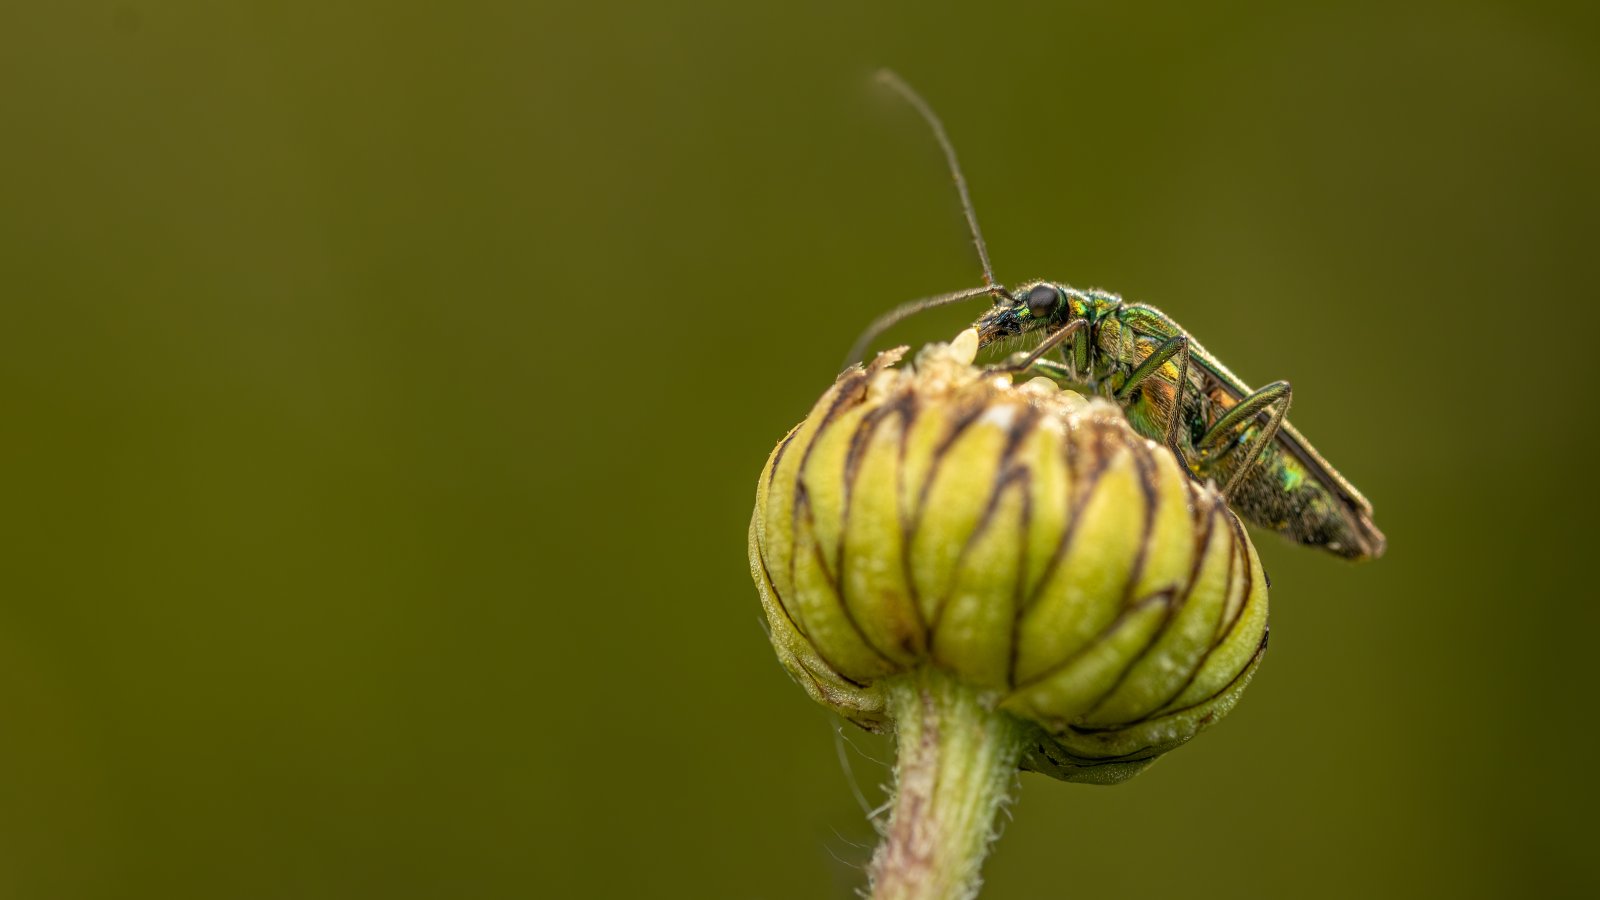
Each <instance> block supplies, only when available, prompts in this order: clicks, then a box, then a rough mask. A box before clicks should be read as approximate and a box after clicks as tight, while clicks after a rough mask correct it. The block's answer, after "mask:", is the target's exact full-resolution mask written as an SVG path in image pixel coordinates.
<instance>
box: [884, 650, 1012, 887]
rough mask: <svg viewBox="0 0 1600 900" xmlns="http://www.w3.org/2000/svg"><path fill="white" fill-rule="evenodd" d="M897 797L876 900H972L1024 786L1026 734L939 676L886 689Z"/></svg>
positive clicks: (918, 675) (931, 673)
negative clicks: (1021, 766)
mask: <svg viewBox="0 0 1600 900" xmlns="http://www.w3.org/2000/svg"><path fill="white" fill-rule="evenodd" d="M885 686H886V688H887V690H888V695H889V711H890V713H891V715H892V716H893V718H894V721H895V788H894V789H895V794H894V799H893V801H892V806H891V812H890V814H889V824H888V826H887V828H885V829H884V833H883V841H882V843H880V844H879V845H878V849H877V852H876V853H874V854H873V857H872V869H871V885H872V898H873V900H967V898H970V897H973V896H975V895H976V894H977V892H978V885H979V883H980V881H981V879H980V878H979V872H980V870H981V868H982V866H983V858H984V856H985V855H986V854H987V853H988V852H989V844H990V843H991V842H992V841H993V840H994V838H995V834H996V831H995V827H994V820H995V815H996V813H998V812H999V811H1000V808H1001V806H1002V805H1004V803H1005V802H1006V799H1007V797H1008V795H1009V793H1010V789H1011V785H1012V783H1013V782H1014V781H1015V779H1016V771H1017V758H1018V755H1019V754H1020V753H1021V751H1022V743H1023V737H1024V734H1025V730H1024V726H1023V725H1022V724H1021V723H1020V722H1018V721H1017V720H1016V719H1013V718H1012V717H1011V716H1009V715H1007V714H1006V713H1003V712H999V711H998V710H992V709H989V708H987V707H986V706H985V705H984V703H983V699H982V697H981V696H980V695H979V693H978V691H977V690H976V689H975V688H973V687H971V686H969V685H967V684H964V683H963V682H961V681H960V680H958V679H956V678H955V677H953V676H950V675H947V674H944V673H942V672H939V671H936V670H934V669H931V668H922V669H917V670H914V671H912V672H908V673H906V674H904V675H900V676H897V677H895V678H894V679H893V680H891V681H889V682H887V683H886V685H885Z"/></svg>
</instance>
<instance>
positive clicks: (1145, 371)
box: [1116, 334, 1194, 476]
mask: <svg viewBox="0 0 1600 900" xmlns="http://www.w3.org/2000/svg"><path fill="white" fill-rule="evenodd" d="M1174 357H1176V358H1177V360H1178V383H1177V385H1176V386H1175V387H1174V388H1173V391H1172V409H1170V410H1168V411H1167V430H1166V435H1165V439H1164V440H1165V443H1166V445H1167V449H1169V450H1171V451H1172V455H1173V456H1176V457H1177V458H1178V463H1179V464H1180V465H1182V466H1183V468H1184V470H1185V471H1187V472H1188V473H1189V474H1190V475H1191V476H1192V475H1194V470H1192V469H1190V468H1189V461H1188V460H1186V459H1184V456H1183V451H1182V450H1181V449H1179V448H1178V429H1179V427H1180V426H1181V424H1182V422H1183V395H1184V392H1185V391H1186V390H1188V387H1189V336H1188V335H1186V334H1179V335H1174V336H1173V337H1170V338H1168V339H1167V340H1166V341H1165V342H1163V343H1162V344H1161V346H1159V347H1157V348H1156V349H1155V351H1154V352H1152V353H1151V354H1150V355H1149V356H1147V357H1145V358H1144V362H1142V363H1139V367H1138V368H1136V369H1134V370H1133V372H1131V373H1130V374H1129V375H1128V380H1127V381H1125V382H1123V383H1122V387H1121V388H1118V389H1117V393H1116V399H1117V402H1118V403H1126V402H1127V400H1128V397H1129V396H1131V395H1132V394H1133V390H1134V388H1137V387H1138V386H1139V385H1140V384H1142V383H1144V382H1145V381H1146V380H1148V379H1149V378H1150V377H1151V376H1153V375H1155V374H1156V373H1157V372H1159V371H1161V367H1162V366H1164V365H1166V364H1167V363H1168V362H1169V361H1170V360H1172V359H1173V358H1174Z"/></svg>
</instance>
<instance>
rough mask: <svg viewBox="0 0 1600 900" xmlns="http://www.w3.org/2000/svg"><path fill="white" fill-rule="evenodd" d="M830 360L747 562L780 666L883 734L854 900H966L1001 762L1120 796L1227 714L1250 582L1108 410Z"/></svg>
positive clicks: (759, 510)
mask: <svg viewBox="0 0 1600 900" xmlns="http://www.w3.org/2000/svg"><path fill="white" fill-rule="evenodd" d="M976 348H977V334H976V332H973V331H970V330H969V331H966V332H963V333H962V334H961V335H960V336H959V337H957V338H956V339H955V340H954V341H953V342H951V343H950V344H937V345H931V346H929V347H927V348H926V349H924V350H923V351H922V352H921V353H920V354H918V356H917V357H916V360H915V362H914V364H913V365H910V366H899V367H897V366H896V364H897V363H898V362H900V358H901V356H902V354H903V353H904V350H903V349H902V350H899V351H893V352H890V353H885V354H881V355H879V356H878V357H877V359H875V360H874V361H873V362H872V363H870V364H869V365H867V366H866V367H865V368H862V367H852V368H851V369H849V370H847V371H845V372H844V373H843V374H841V375H840V376H839V378H838V380H837V381H836V382H835V383H834V385H833V386H832V387H831V388H830V389H829V390H828V391H827V393H825V394H823V396H822V398H821V399H820V400H818V401H817V403H816V405H815V406H814V407H813V408H812V410H811V413H810V414H809V415H808V416H807V417H806V418H805V420H804V421H803V422H801V423H800V424H799V425H798V426H796V427H795V428H794V430H792V431H791V432H790V433H789V434H788V436H787V437H785V438H784V439H783V441H782V442H781V443H779V444H778V446H777V448H776V449H775V450H774V451H773V453H772V456H771V457H770V458H769V459H768V461H767V465H766V469H765V470H764V471H763V472H762V473H761V480H760V483H759V485H758V487H757V491H756V508H755V515H754V517H753V520H752V522H751V526H750V567H751V572H752V574H753V576H754V578H755V582H756V587H757V589H758V590H759V591H760V595H761V602H762V606H763V607H764V609H765V611H766V618H767V624H768V628H769V635H770V637H771V640H772V645H773V647H774V649H776V651H777V654H778V658H779V660H780V661H781V662H782V663H783V665H784V667H785V668H787V669H788V670H789V672H790V673H791V674H793V675H794V677H795V678H796V680H798V681H799V682H800V684H801V686H802V687H804V688H805V689H806V690H807V691H808V692H809V693H810V694H811V696H812V697H813V698H814V699H816V700H817V701H819V702H821V703H823V704H825V705H827V706H829V707H831V708H833V709H834V710H836V711H838V712H839V713H840V714H842V715H844V716H845V717H846V718H848V719H850V720H851V721H853V722H855V723H857V724H858V725H861V726H863V727H865V728H868V729H872V730H884V729H892V730H893V731H894V733H895V735H896V739H897V741H896V742H897V747H898V749H897V761H896V778H895V785H896V786H895V791H896V795H895V799H894V800H893V801H892V804H891V812H890V819H889V822H888V824H887V825H886V826H885V828H884V840H883V843H882V844H881V845H880V846H879V848H878V851H877V853H876V855H875V856H874V859H873V863H872V869H871V877H872V882H873V894H872V896H874V897H966V896H971V895H972V894H973V893H974V892H975V891H976V888H977V884H978V877H977V876H978V868H979V865H980V864H981V861H982V858H983V855H984V853H985V852H986V850H987V847H988V843H989V841H990V837H991V833H992V831H991V830H992V825H993V819H994V814H995V811H996V810H997V809H998V807H999V805H1000V804H1002V803H1003V802H1004V801H1005V796H1006V792H1007V790H1008V789H1009V787H1010V784H1011V782H1012V780H1013V779H1012V775H1011V773H1012V772H1013V771H1014V770H1015V769H1016V768H1018V767H1019V766H1020V767H1021V768H1024V769H1031V770H1034V771H1038V772H1043V773H1045V774H1048V775H1051V776H1053V777H1056V778H1060V779H1064V780H1067V781H1086V782H1095V783H1101V784H1108V783H1114V782H1118V781H1122V780H1124V779H1126V778H1128V777H1131V776H1132V775H1134V774H1135V773H1137V772H1138V771H1139V770H1140V769H1142V768H1143V767H1145V766H1146V765H1148V764H1149V763H1150V761H1151V760H1153V759H1154V758H1155V757H1157V756H1159V755H1161V754H1162V753H1165V752H1166V751H1168V750H1171V749H1172V748H1174V747H1176V746H1178V745H1179V744H1181V743H1184V742H1185V741H1187V740H1189V739H1190V738H1191V737H1193V736H1194V735H1195V734H1196V733H1197V732H1198V731H1199V730H1200V729H1201V728H1203V727H1205V726H1206V725H1208V724H1210V723H1211V722H1213V721H1215V720H1216V719H1218V718H1220V717H1221V716H1222V715H1223V714H1224V713H1226V712H1227V711H1228V710H1229V709H1230V708H1231V707H1232V706H1233V704H1234V702H1235V701H1236V700H1237V699H1238V696H1239V694H1240V692H1242V691H1243V690H1244V687H1245V684H1246V682H1248V681H1249V678H1250V675H1251V673H1252V672H1253V670H1254V669H1255V666H1256V664H1257V663H1258V662H1259V660H1260V658H1261V654H1262V651H1263V650H1264V649H1265V647H1266V636H1267V589H1266V579H1265V578H1264V577H1263V575H1262V572H1261V567H1260V564H1259V562H1258V561H1257V559H1256V554H1255V549H1254V548H1253V547H1252V546H1251V544H1250V541H1249V539H1248V538H1247V537H1246V535H1245V532H1244V530H1243V528H1241V527H1240V525H1239V522H1238V521H1237V520H1236V519H1235V518H1234V516H1233V514H1232V513H1230V512H1229V511H1228V508H1227V506H1226V504H1225V503H1224V502H1223V500H1222V497H1221V495H1220V494H1219V493H1218V492H1217V491H1215V490H1214V489H1212V488H1211V487H1207V486H1201V485H1197V484H1195V483H1194V482H1193V481H1192V480H1191V479H1189V478H1188V477H1187V476H1186V475H1185V474H1184V472H1183V471H1182V470H1181V469H1180V467H1179V466H1178V465H1177V463H1176V461H1175V460H1174V459H1173V457H1172V455H1171V453H1170V452H1169V451H1167V450H1166V449H1165V448H1163V447H1161V446H1160V445H1158V444H1156V443H1154V442H1151V441H1149V440H1147V439H1145V438H1143V437H1140V436H1139V435H1137V434H1136V433H1135V432H1134V431H1133V430H1132V429H1131V428H1130V427H1129V426H1128V424H1127V422H1126V420H1125V419H1124V418H1123V415H1122V413H1121V411H1120V410H1119V409H1118V408H1117V407H1116V406H1114V405H1112V404H1110V403H1107V402H1105V401H1102V400H1085V399H1084V398H1083V397H1081V396H1079V395H1077V394H1074V393H1071V392H1068V391H1062V390H1060V389H1059V388H1057V387H1056V385H1055V384H1054V383H1052V382H1050V381H1048V380H1047V379H1043V378H1036V379H1033V380H1032V381H1028V382H1026V383H1023V384H1013V383H1012V379H1011V376H1009V375H1007V374H997V373H995V372H992V371H989V372H986V371H984V370H982V369H979V368H976V367H974V366H973V365H972V360H973V357H974V354H975V352H976Z"/></svg>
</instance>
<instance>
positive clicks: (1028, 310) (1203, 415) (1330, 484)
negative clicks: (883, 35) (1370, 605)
mask: <svg viewBox="0 0 1600 900" xmlns="http://www.w3.org/2000/svg"><path fill="white" fill-rule="evenodd" d="M879 78H880V80H882V81H883V82H884V83H885V84H887V85H888V86H889V87H891V88H893V89H894V90H895V91H897V92H898V93H900V94H901V95H902V96H903V97H905V99H906V100H907V101H908V102H910V103H911V105H912V106H913V107H915V108H916V110H917V111H918V113H920V114H921V115H922V117H923V118H924V119H925V120H926V121H927V122H928V124H929V126H930V127H932V129H933V133H934V137H935V138H936V139H937V140H938V142H939V146H940V148H941V149H942V150H943V151H944V154H945V160H946V162H947V163H948V164H949V167H950V173H951V176H952V177H953V178H954V179H955V183H956V190H957V192H958V193H959V194H960V196H961V205H962V210H963V212H964V213H965V214H966V218H967V225H968V228H969V229H970V231H971V232H972V240H973V244H974V246H975V247H976V248H977V251H978V259H979V261H980V263H981V264H982V266H983V281H984V284H983V286H982V287H977V288H971V289H968V290H964V291H956V292H954V293H950V294H942V295H940V296H937V297H929V298H926V299H923V300H916V301H912V302H911V303H907V304H903V305H902V306H899V307H897V308H896V309H894V310H892V311H891V312H889V313H887V314H886V315H884V316H881V317H880V318H879V319H878V320H877V321H875V322H873V323H872V325H871V326H869V327H868V329H867V331H866V332H865V333H864V334H863V335H862V336H861V338H860V339H859V340H858V341H857V342H856V346H855V347H854V348H853V349H852V351H851V354H850V358H849V361H850V362H854V361H855V360H857V359H860V358H861V355H862V353H863V351H865V349H866V347H867V345H868V344H869V343H870V342H871V341H872V340H873V339H874V338H875V337H877V335H878V334H880V333H882V331H883V330H885V329H887V328H888V327H889V326H891V325H893V324H895V323H896V322H899V321H900V320H901V319H904V318H906V317H907V316H910V315H911V314H913V313H916V312H919V311H921V310H925V309H930V308H932V307H935V306H943V305H946V304H950V303H959V302H962V301H966V300H971V299H975V298H977V297H982V296H988V297H991V298H993V301H994V306H993V307H992V308H991V309H989V310H988V311H986V312H985V313H984V314H983V315H982V316H980V317H979V318H978V321H977V322H976V323H974V326H975V327H976V328H977V329H978V337H979V342H980V345H981V346H989V345H992V344H995V343H996V342H1000V341H1005V340H1008V339H1017V338H1020V337H1022V336H1024V335H1028V336H1043V341H1042V342H1040V343H1039V344H1038V345H1037V346H1036V347H1034V349H1033V350H1032V351H1030V352H1027V353H1019V354H1017V355H1016V356H1014V357H1012V358H1011V359H1010V360H1008V362H1007V363H1006V364H1005V366H1004V367H1003V368H1005V369H1007V370H1009V371H1017V372H1020V371H1030V370H1031V371H1033V372H1036V373H1038V374H1044V375H1047V376H1049V377H1051V378H1054V379H1055V380H1057V381H1059V382H1062V383H1064V384H1066V385H1069V386H1071V387H1073V388H1075V389H1078V390H1083V391H1088V392H1091V393H1098V394H1103V395H1105V396H1108V397H1112V398H1114V399H1115V400H1116V401H1117V402H1118V403H1119V404H1121V406H1122V407H1123V409H1124V410H1126V412H1127V415H1128V420H1129V422H1130V423H1131V424H1132V425H1133V427H1134V428H1135V429H1136V430H1138V431H1139V432H1140V433H1141V434H1144V435H1145V436H1147V437H1149V438H1152V439H1155V440H1160V441H1162V442H1163V443H1165V444H1166V445H1167V446H1168V447H1169V448H1170V449H1171V450H1172V452H1173V454H1174V455H1176V456H1177V458H1178V461H1179V462H1180V463H1181V464H1183V465H1184V466H1185V467H1186V468H1187V469H1188V471H1189V472H1190V474H1191V475H1193V476H1194V477H1195V478H1197V479H1199V480H1202V481H1204V480H1208V479H1209V480H1214V481H1215V482H1216V483H1217V484H1220V485H1222V486H1223V487H1222V491H1223V494H1224V495H1225V496H1226V497H1227V498H1228V501H1229V504H1230V505H1231V506H1232V507H1233V509H1234V510H1235V511H1236V512H1237V513H1238V514H1239V515H1240V516H1241V517H1243V518H1244V519H1245V520H1246V521H1248V522H1251V523H1252V524H1255V525H1258V526H1260V527H1263V528H1268V529H1271V530H1273V531H1276V532H1278V533H1279V534H1282V535H1285V536H1286V537H1289V538H1290V539H1292V540H1295V541H1298V542H1299V543H1302V544H1308V545H1311V546H1316V547H1321V548H1323V549H1325V550H1328V551H1330V552H1332V553H1335V554H1338V555H1339V556H1342V557H1345V558H1347V559H1355V560H1360V559H1372V558H1376V557H1378V556H1381V555H1383V551H1384V545H1385V540H1384V537H1383V533H1382V532H1380V531H1379V530H1378V529H1377V527H1376V526H1375V525H1373V523H1372V504H1370V503H1368V502H1367V499H1366V498H1365V497H1363V496H1361V492H1360V491H1358V490H1356V489H1355V486H1354V485H1352V484H1350V482H1348V481H1346V480H1345V479H1344V477H1343V476H1341V475H1340V474H1339V473H1338V471H1337V470H1335V469H1334V468H1333V466H1331V465H1329V464H1328V463H1327V461H1326V460H1324V459H1323V458H1322V456H1321V455H1320V454H1318V453H1317V451H1316V450H1315V449H1314V448H1313V447H1312V446H1311V444H1310V443H1309V442H1308V441H1306V439H1305V438H1304V437H1302V436H1301V435H1300V432H1298V431H1296V430H1295V429H1294V427H1293V426H1292V425H1290V424H1289V422H1288V421H1287V419H1286V416H1287V414H1288V412H1289V403H1290V400H1291V399H1292V397H1293V393H1292V390H1291V388H1290V386H1289V382H1287V381H1274V382H1273V383H1271V384H1269V385H1266V386H1265V387H1262V388H1260V389H1256V390H1252V389H1251V388H1250V387H1248V386H1247V385H1246V384H1245V383H1244V382H1243V381H1241V380H1240V379H1239V378H1238V376H1236V375H1234V374H1233V373H1232V372H1230V371H1228V369H1227V367H1226V366H1224V365H1223V364H1222V363H1221V362H1220V361H1218V360H1217V358H1216V357H1214V356H1212V355H1211V354H1210V353H1207V352H1206V350H1205V349H1204V348H1203V347H1201V346H1200V344H1199V343H1198V342H1197V341H1195V340H1194V338H1193V337H1191V336H1190V335H1189V333H1188V332H1186V331H1184V329H1183V328H1182V327H1181V326H1179V325H1178V323H1177V322H1174V321H1173V320H1172V318H1171V317H1169V316H1167V315H1166V314H1165V313H1163V312H1161V311H1160V310H1158V309H1156V308H1154V307H1151V306H1145V305H1143V304H1137V303H1126V302H1124V301H1123V300H1122V298H1121V297H1118V296H1117V295H1116V294H1111V293H1107V292H1104V291H1098V290H1089V291H1084V290H1078V289H1076V288H1071V287H1068V286H1066V285H1063V284H1058V283H1055V282H1047V281H1041V282H1032V283H1028V284H1024V285H1022V286H1020V287H1018V288H1017V289H1016V291H1015V292H1013V291H1011V290H1008V289H1007V288H1005V287H1004V286H1002V285H1000V284H999V283H998V282H996V281H995V279H994V274H993V270H992V268H991V266H990V264H989V253H988V248H987V247H986V246H985V245H984V242H983V234H982V232H981V231H980V230H979V228H978V220H977V216H976V214H975V213H974V212H973V208H972V201H971V199H970V197H969V195H968V193H967V184H966V179H965V178H964V177H963V176H962V174H961V167H960V165H959V164H958V163H957V162H956V154H955V149H954V147H953V146H952V144H951V143H950V139H949V138H948V137H947V136H946V134H945V131H944V126H943V125H942V124H941V123H940V121H939V118H938V116H936V115H935V114H934V112H933V110H932V109H931V108H930V107H929V106H928V104H927V103H926V102H925V101H924V100H923V99H922V98H921V97H920V96H918V95H917V93H916V92H915V91H913V90H912V89H911V88H910V86H909V85H907V84H906V83H905V82H904V81H902V80H901V79H900V78H899V76H897V75H895V74H894V73H893V72H889V71H884V72H882V73H880V75H879ZM1058 348H1059V350H1060V353H1059V355H1058V357H1053V356H1052V354H1053V353H1054V352H1055V351H1056V350H1057V349H1058Z"/></svg>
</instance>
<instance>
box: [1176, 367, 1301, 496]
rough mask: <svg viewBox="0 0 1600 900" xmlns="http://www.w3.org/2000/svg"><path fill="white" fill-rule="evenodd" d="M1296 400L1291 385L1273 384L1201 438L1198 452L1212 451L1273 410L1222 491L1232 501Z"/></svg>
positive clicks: (1234, 410)
mask: <svg viewBox="0 0 1600 900" xmlns="http://www.w3.org/2000/svg"><path fill="white" fill-rule="evenodd" d="M1293 399H1294V390H1293V389H1292V388H1291V387H1290V386H1289V382H1287V381H1274V382H1273V383H1271V384H1269V385H1266V386H1265V387H1262V388H1261V389H1260V390H1257V391H1255V392H1253V393H1251V394H1249V395H1247V396H1245V398H1244V399H1242V400H1240V401H1239V402H1238V403H1237V404H1236V405H1235V406H1234V407H1233V408H1232V409H1230V410H1228V411H1227V412H1226V413H1224V414H1223V415H1222V417H1221V418H1220V419H1217V421H1216V424H1214V425H1212V426H1211V430H1209V431H1207V432H1206V433H1205V435H1204V436H1202V437H1201V438H1200V441H1199V443H1197V444H1196V445H1195V446H1196V448H1197V449H1200V450H1209V449H1210V448H1212V447H1214V446H1216V445H1217V444H1219V443H1221V442H1222V438H1223V437H1224V436H1225V435H1227V434H1228V433H1229V432H1231V431H1233V430H1234V429H1236V428H1238V427H1239V426H1241V425H1243V424H1245V423H1246V422H1249V421H1251V420H1253V419H1254V418H1255V417H1256V415H1257V414H1259V413H1260V412H1262V411H1263V410H1266V409H1269V408H1270V409H1271V410H1272V412H1271V415H1270V417H1269V418H1268V419H1267V427H1266V428H1263V429H1262V430H1261V434H1259V435H1257V436H1256V439H1255V440H1254V441H1253V442H1252V443H1251V444H1250V446H1249V447H1247V448H1246V449H1245V452H1244V460H1243V461H1241V462H1240V463H1239V465H1238V466H1237V467H1235V468H1234V470H1233V476H1232V477H1231V478H1229V479H1228V483H1227V484H1226V485H1225V486H1224V487H1223V488H1222V495H1223V496H1224V497H1229V498H1231V497H1232V496H1233V492H1234V490H1235V489H1236V488H1237V487H1238V486H1239V483H1240V482H1241V481H1242V480H1243V479H1244V474H1245V472H1247V471H1249V470H1250V467H1251V466H1253V465H1255V463H1256V461H1257V459H1258V458H1259V457H1260V456H1261V451H1262V450H1265V449H1266V447H1267V445H1268V444H1269V443H1271V442H1272V440H1273V439H1274V438H1276V437H1277V436H1278V427H1279V426H1280V425H1282V424H1283V420H1284V419H1285V418H1287V417H1288V415H1289V403H1290V402H1291V401H1292V400H1293Z"/></svg>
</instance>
